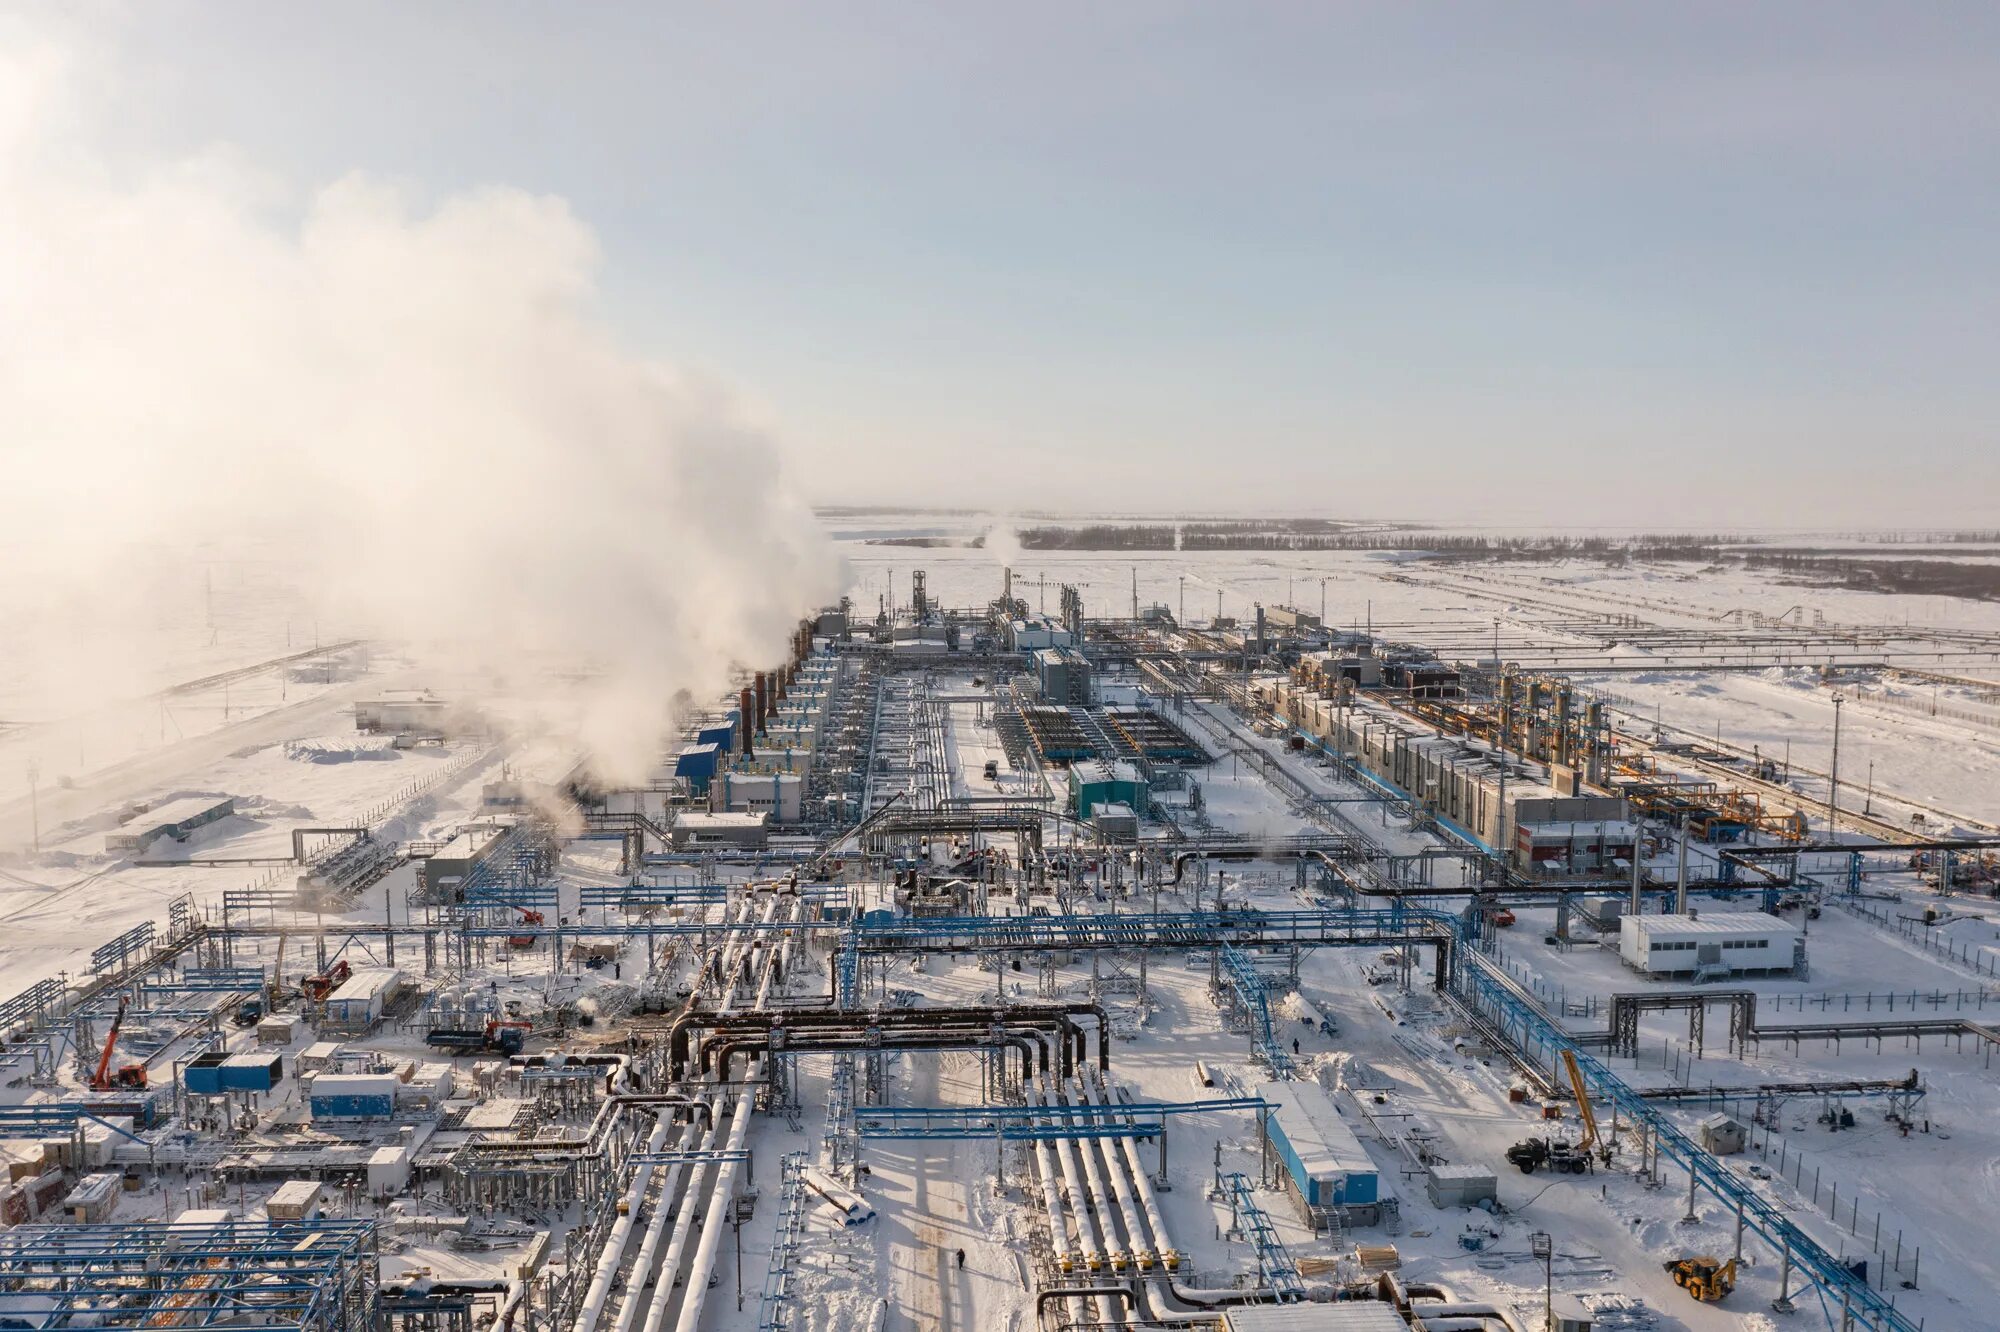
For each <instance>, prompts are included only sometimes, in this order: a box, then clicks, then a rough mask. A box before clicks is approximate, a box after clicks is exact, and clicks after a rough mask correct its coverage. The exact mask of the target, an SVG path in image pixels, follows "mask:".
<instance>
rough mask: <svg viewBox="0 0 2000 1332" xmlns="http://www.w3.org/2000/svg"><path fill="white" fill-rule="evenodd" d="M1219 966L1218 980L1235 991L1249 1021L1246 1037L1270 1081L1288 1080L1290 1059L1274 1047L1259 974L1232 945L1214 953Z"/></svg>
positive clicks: (1264, 986)
mask: <svg viewBox="0 0 2000 1332" xmlns="http://www.w3.org/2000/svg"><path fill="white" fill-rule="evenodd" d="M1217 958H1218V960H1219V961H1220V963H1221V974H1222V979H1223V980H1224V981H1225V982H1226V983H1227V984H1228V986H1229V988H1230V989H1231V990H1233V991H1235V994H1236V998H1237V1001H1238V1002H1239V1003H1241V1004H1242V1005H1243V1009H1244V1011H1245V1012H1246V1013H1247V1014H1248V1015H1249V1017H1250V1037H1251V1039H1252V1040H1253V1041H1255V1042H1256V1045H1257V1049H1258V1050H1259V1052H1261V1053H1262V1054H1263V1056H1264V1063H1265V1064H1266V1065H1267V1066H1268V1067H1269V1068H1270V1070H1271V1074H1272V1076H1273V1077H1277V1078H1281V1079H1282V1078H1289V1077H1291V1075H1292V1057H1291V1055H1290V1053H1289V1052H1287V1051H1286V1050H1284V1049H1283V1048H1282V1047H1280V1046H1279V1044H1278V1033H1277V1032H1276V1030H1274V1029H1273V1027H1272V1025H1271V1003H1270V988H1271V987H1270V986H1269V985H1268V984H1267V983H1266V982H1265V980H1264V977H1263V974H1262V973H1261V972H1259V971H1258V970H1257V966H1256V964H1255V963H1253V962H1252V961H1251V960H1250V958H1249V956H1248V955H1247V954H1245V953H1244V951H1243V950H1242V949H1240V948H1238V947H1237V946H1236V945H1235V944H1224V945H1223V946H1222V947H1221V948H1220V949H1218V950H1217Z"/></svg>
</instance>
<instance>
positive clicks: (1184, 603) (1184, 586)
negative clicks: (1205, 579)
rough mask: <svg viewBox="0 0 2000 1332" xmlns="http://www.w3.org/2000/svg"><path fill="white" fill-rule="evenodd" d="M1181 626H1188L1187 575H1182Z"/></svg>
mask: <svg viewBox="0 0 2000 1332" xmlns="http://www.w3.org/2000/svg"><path fill="white" fill-rule="evenodd" d="M1180 625H1181V628H1183V629H1185V628H1187V575H1186V574H1182V575H1181V620H1180Z"/></svg>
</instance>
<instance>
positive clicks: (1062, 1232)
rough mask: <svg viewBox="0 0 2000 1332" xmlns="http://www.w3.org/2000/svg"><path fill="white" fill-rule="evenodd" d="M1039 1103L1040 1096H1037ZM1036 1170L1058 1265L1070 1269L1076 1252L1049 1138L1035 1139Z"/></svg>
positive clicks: (1061, 1269) (1050, 1241)
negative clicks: (1040, 1178) (1065, 1213)
mask: <svg viewBox="0 0 2000 1332" xmlns="http://www.w3.org/2000/svg"><path fill="white" fill-rule="evenodd" d="M1036 1100H1037V1103H1038V1104H1039V1102H1040V1098H1039V1097H1037V1098H1036ZM1034 1146H1035V1172H1036V1173H1037V1174H1039V1175H1040V1176H1041V1177H1042V1210H1043V1211H1045V1212H1047V1213H1048V1214H1049V1243H1050V1244H1051V1246H1053V1247H1054V1249H1055V1258H1056V1267H1057V1269H1058V1270H1060V1271H1064V1272H1067V1271H1069V1270H1070V1267H1069V1265H1070V1264H1071V1263H1073V1262H1074V1261H1075V1260H1076V1252H1075V1250H1073V1249H1072V1248H1071V1247H1070V1242H1069V1229H1068V1224H1067V1222H1066V1220H1065V1218H1064V1216H1063V1206H1062V1187H1061V1186H1060V1185H1059V1184H1057V1183H1056V1161H1055V1153H1054V1152H1052V1151H1050V1150H1049V1140H1048V1139H1047V1138H1037V1139H1035V1143H1034Z"/></svg>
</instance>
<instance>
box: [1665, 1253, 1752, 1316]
mask: <svg viewBox="0 0 2000 1332" xmlns="http://www.w3.org/2000/svg"><path fill="white" fill-rule="evenodd" d="M1666 1268H1667V1275H1668V1276H1670V1277H1672V1278H1673V1279H1674V1284H1675V1285H1676V1286H1679V1287H1680V1288H1681V1289H1682V1290H1684V1291H1686V1292H1687V1293H1688V1294H1690V1295H1692V1296H1694V1297H1695V1298H1696V1299H1698V1300H1700V1301H1701V1302H1702V1303H1703V1304H1713V1303H1714V1302H1715V1301H1717V1300H1719V1299H1721V1298H1722V1297H1723V1296H1725V1295H1727V1294H1728V1293H1729V1292H1730V1291H1732V1290H1735V1289H1736V1260H1735V1259H1734V1258H1731V1259H1730V1260H1729V1261H1728V1262H1726V1263H1725V1262H1723V1261H1722V1260H1721V1259H1720V1258H1713V1257H1710V1256H1708V1255H1706V1254H1703V1255H1700V1256H1698V1257H1693V1258H1677V1259H1675V1260H1674V1261H1673V1262H1671V1263H1668V1264H1667V1265H1666Z"/></svg>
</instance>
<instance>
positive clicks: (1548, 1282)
mask: <svg viewBox="0 0 2000 1332" xmlns="http://www.w3.org/2000/svg"><path fill="white" fill-rule="evenodd" d="M1528 1251H1529V1252H1530V1253H1533V1254H1534V1255H1535V1257H1537V1258H1539V1259H1541V1260H1542V1332H1554V1329H1555V1325H1556V1245H1555V1240H1554V1239H1553V1238H1552V1237H1551V1236H1550V1235H1549V1232H1548V1231H1546V1230H1538V1231H1536V1232H1535V1233H1534V1234H1532V1235H1530V1236H1528Z"/></svg>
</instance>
